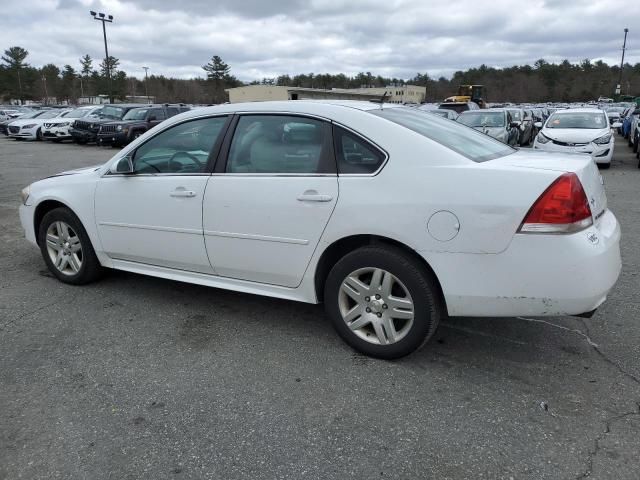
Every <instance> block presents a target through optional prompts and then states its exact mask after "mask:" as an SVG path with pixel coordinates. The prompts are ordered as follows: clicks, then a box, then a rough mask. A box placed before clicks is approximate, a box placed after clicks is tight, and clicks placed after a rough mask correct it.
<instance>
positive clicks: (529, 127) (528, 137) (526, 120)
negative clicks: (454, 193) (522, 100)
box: [507, 108, 533, 147]
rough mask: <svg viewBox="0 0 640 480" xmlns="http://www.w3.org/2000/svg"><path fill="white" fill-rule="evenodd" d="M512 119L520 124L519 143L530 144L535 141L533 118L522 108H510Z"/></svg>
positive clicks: (522, 144)
mask: <svg viewBox="0 0 640 480" xmlns="http://www.w3.org/2000/svg"><path fill="white" fill-rule="evenodd" d="M507 111H508V112H509V113H510V114H511V119H512V121H513V122H514V123H516V124H517V125H518V130H519V131H518V145H520V146H522V147H523V146H526V145H530V144H531V142H532V141H533V120H532V118H531V117H530V116H527V115H526V114H525V112H524V110H523V109H521V108H508V109H507Z"/></svg>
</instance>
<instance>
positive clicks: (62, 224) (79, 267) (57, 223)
mask: <svg viewBox="0 0 640 480" xmlns="http://www.w3.org/2000/svg"><path fill="white" fill-rule="evenodd" d="M38 244H39V245H40V251H41V252H42V257H43V258H44V261H45V263H46V264H47V267H48V268H49V270H50V271H51V273H53V274H54V275H55V276H56V278H57V279H58V280H60V281H62V282H64V283H71V284H74V285H82V284H85V283H89V282H92V281H94V280H96V279H97V278H99V277H100V275H101V274H102V267H101V266H100V262H99V261H98V258H97V257H96V254H95V251H94V250H93V246H92V245H91V241H90V240H89V236H88V235H87V232H86V231H85V229H84V227H83V226H82V223H81V222H80V220H79V219H78V217H76V215H75V214H74V213H73V212H72V211H71V210H69V209H68V208H64V207H60V208H56V209H54V210H51V211H50V212H48V213H47V214H46V215H45V216H44V218H43V219H42V222H40V228H39V230H38Z"/></svg>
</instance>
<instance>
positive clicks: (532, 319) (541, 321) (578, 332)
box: [516, 317, 598, 348]
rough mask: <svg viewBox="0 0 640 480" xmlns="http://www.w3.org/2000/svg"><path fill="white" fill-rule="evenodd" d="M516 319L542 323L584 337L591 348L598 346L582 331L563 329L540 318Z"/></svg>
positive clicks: (563, 327) (562, 326)
mask: <svg viewBox="0 0 640 480" xmlns="http://www.w3.org/2000/svg"><path fill="white" fill-rule="evenodd" d="M516 318H517V319H518V320H524V321H526V322H533V323H544V324H546V325H550V326H552V327H555V328H559V329H560V330H566V331H567V332H571V333H575V334H577V335H580V336H582V337H584V338H585V339H586V340H587V343H588V344H589V345H591V346H592V347H593V348H598V344H597V343H596V342H594V341H593V340H591V338H590V337H589V335H587V334H586V333H584V332H583V331H582V330H578V329H577V328H569V327H565V326H564V325H558V324H557V323H553V322H547V321H546V320H542V319H540V318H526V317H516Z"/></svg>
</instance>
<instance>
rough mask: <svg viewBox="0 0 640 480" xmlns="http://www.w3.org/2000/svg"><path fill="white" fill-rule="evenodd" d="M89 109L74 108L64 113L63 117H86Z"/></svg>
mask: <svg viewBox="0 0 640 480" xmlns="http://www.w3.org/2000/svg"><path fill="white" fill-rule="evenodd" d="M90 111H91V110H90V109H88V108H76V109H75V110H71V111H70V112H69V113H67V114H66V115H65V118H82V117H86V116H87V114H88V113H89V112H90Z"/></svg>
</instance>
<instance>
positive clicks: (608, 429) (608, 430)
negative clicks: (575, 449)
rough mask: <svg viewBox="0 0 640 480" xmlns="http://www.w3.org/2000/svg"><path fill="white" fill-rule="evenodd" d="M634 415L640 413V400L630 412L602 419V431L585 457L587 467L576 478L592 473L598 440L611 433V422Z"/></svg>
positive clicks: (598, 448)
mask: <svg viewBox="0 0 640 480" xmlns="http://www.w3.org/2000/svg"><path fill="white" fill-rule="evenodd" d="M634 415H640V402H636V409H635V410H634V411H632V412H626V413H621V414H620V415H615V416H613V417H610V418H607V419H606V420H605V421H604V431H603V432H602V433H601V434H600V435H598V436H597V437H596V438H595V439H594V441H593V449H592V450H590V451H589V455H588V457H587V468H586V470H585V471H584V472H583V473H581V474H580V475H578V476H577V477H576V480H580V479H584V478H588V477H590V476H591V474H592V473H593V459H594V458H595V457H596V455H598V453H599V452H600V441H601V440H602V439H603V438H604V437H605V436H606V435H608V434H609V433H611V426H612V425H613V423H615V422H617V421H619V420H622V419H624V418H627V417H631V416H634Z"/></svg>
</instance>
